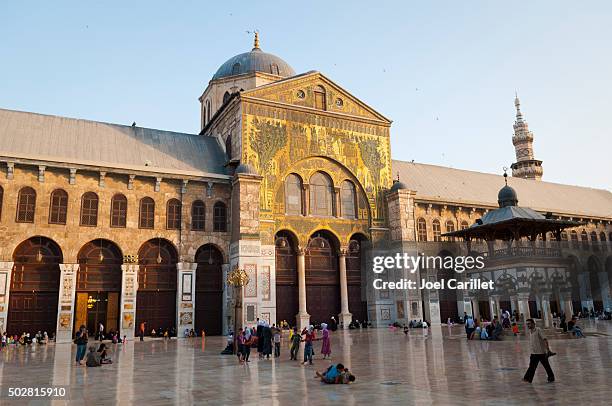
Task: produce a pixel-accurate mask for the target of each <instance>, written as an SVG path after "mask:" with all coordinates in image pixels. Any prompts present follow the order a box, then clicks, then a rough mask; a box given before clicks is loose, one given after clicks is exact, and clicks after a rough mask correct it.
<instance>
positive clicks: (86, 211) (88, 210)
mask: <svg viewBox="0 0 612 406" xmlns="http://www.w3.org/2000/svg"><path fill="white" fill-rule="evenodd" d="M98 202H99V199H98V195H97V194H95V193H94V192H85V193H83V196H81V221H80V225H81V226H86V227H96V226H97V225H98Z"/></svg>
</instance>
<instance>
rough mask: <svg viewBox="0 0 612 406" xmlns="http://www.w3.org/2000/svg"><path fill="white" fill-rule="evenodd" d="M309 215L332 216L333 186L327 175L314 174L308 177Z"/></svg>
mask: <svg viewBox="0 0 612 406" xmlns="http://www.w3.org/2000/svg"><path fill="white" fill-rule="evenodd" d="M309 187H310V214H312V215H314V216H327V217H329V216H333V215H334V199H333V196H334V185H333V182H332V180H331V178H330V176H329V175H328V174H326V173H325V172H320V171H319V172H315V173H314V174H313V175H312V176H311V177H310V185H309Z"/></svg>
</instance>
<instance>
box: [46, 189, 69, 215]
mask: <svg viewBox="0 0 612 406" xmlns="http://www.w3.org/2000/svg"><path fill="white" fill-rule="evenodd" d="M49 200H50V201H49V224H66V217H67V214H68V193H66V191H65V190H64V189H55V190H54V191H53V192H51V196H50V199H49Z"/></svg>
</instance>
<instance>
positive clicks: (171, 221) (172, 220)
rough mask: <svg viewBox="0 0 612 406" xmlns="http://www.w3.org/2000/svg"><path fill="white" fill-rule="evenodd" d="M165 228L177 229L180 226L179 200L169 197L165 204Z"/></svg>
mask: <svg viewBox="0 0 612 406" xmlns="http://www.w3.org/2000/svg"><path fill="white" fill-rule="evenodd" d="M166 228H167V229H168V230H178V229H180V228H181V202H180V201H179V200H177V199H170V200H168V203H167V205H166Z"/></svg>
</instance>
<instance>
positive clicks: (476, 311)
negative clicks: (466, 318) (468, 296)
mask: <svg viewBox="0 0 612 406" xmlns="http://www.w3.org/2000/svg"><path fill="white" fill-rule="evenodd" d="M472 313H473V314H472V315H473V316H474V320H480V309H479V308H478V298H477V297H475V298H474V299H472Z"/></svg>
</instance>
